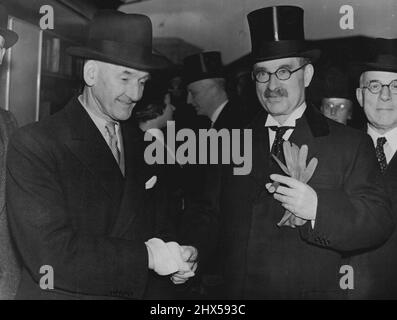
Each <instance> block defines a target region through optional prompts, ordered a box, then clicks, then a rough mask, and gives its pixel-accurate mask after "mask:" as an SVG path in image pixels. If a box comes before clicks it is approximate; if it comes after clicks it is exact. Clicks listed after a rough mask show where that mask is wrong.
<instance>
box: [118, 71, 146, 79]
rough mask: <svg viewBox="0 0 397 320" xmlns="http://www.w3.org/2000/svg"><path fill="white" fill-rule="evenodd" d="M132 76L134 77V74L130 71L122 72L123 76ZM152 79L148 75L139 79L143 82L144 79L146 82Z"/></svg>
mask: <svg viewBox="0 0 397 320" xmlns="http://www.w3.org/2000/svg"><path fill="white" fill-rule="evenodd" d="M123 75H124V76H129V77H130V76H132V75H134V72H131V71H128V70H124V71H122V72H121V76H123ZM150 78H151V76H150V74H146V75H144V76H142V77H141V78H139V80H142V79H144V80H149V79H150Z"/></svg>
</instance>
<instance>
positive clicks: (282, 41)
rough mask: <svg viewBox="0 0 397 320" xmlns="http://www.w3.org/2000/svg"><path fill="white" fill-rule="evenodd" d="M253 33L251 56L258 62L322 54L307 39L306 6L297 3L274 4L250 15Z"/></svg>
mask: <svg viewBox="0 0 397 320" xmlns="http://www.w3.org/2000/svg"><path fill="white" fill-rule="evenodd" d="M247 19H248V24H249V28H250V33H251V46H252V51H251V56H252V58H253V60H254V62H259V61H266V60H275V59H281V58H288V57H304V58H309V59H310V60H311V61H312V62H314V61H315V60H317V59H318V58H319V56H320V54H321V51H320V50H319V49H312V48H310V46H309V45H308V42H307V41H306V40H305V34H304V21H303V9H302V8H300V7H296V6H274V7H266V8H262V9H258V10H255V11H252V12H250V13H249V14H248V15H247Z"/></svg>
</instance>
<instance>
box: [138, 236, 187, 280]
mask: <svg viewBox="0 0 397 320" xmlns="http://www.w3.org/2000/svg"><path fill="white" fill-rule="evenodd" d="M145 244H146V248H147V250H148V257H149V269H152V270H153V271H154V272H156V273H157V274H159V275H160V276H166V275H169V274H172V273H175V272H177V271H178V270H179V266H178V263H177V262H176V261H175V259H174V256H173V254H172V253H171V252H170V250H169V249H168V247H167V245H166V244H165V243H164V241H163V240H161V239H158V238H152V239H150V240H148V241H146V242H145Z"/></svg>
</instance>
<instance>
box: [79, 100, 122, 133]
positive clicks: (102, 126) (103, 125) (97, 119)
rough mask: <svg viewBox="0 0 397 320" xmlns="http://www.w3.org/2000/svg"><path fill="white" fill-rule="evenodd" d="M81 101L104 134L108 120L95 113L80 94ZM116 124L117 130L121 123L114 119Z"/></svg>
mask: <svg viewBox="0 0 397 320" xmlns="http://www.w3.org/2000/svg"><path fill="white" fill-rule="evenodd" d="M78 100H79V102H80V103H81V105H82V106H83V108H84V109H85V111H87V113H88V115H89V116H90V118H91V120H92V121H93V122H94V123H95V125H96V126H97V128H98V129H99V131H101V133H102V134H104V133H106V125H107V124H108V121H106V120H105V119H103V118H101V117H99V116H98V115H96V114H95V113H93V112H92V111H91V110H90V109H89V108H88V107H87V106H86V105H85V104H84V102H83V98H82V96H81V95H80V96H79V97H78ZM114 124H115V125H116V132H117V131H118V130H119V123H118V122H116V121H114Z"/></svg>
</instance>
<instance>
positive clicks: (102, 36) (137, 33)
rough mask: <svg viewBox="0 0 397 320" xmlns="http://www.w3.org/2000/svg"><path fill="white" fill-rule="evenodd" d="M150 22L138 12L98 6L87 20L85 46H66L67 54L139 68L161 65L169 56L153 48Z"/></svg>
mask: <svg viewBox="0 0 397 320" xmlns="http://www.w3.org/2000/svg"><path fill="white" fill-rule="evenodd" d="M152 50H153V48H152V23H151V21H150V19H149V18H148V17H147V16H145V15H141V14H126V13H123V12H119V11H115V10H100V11H99V12H98V14H97V15H96V16H95V17H94V19H93V20H92V21H91V22H90V25H89V32H88V39H87V43H86V45H85V46H84V47H71V48H68V52H69V54H71V55H73V56H78V57H81V58H85V59H93V60H100V61H104V62H109V63H112V64H117V65H122V66H126V67H130V68H134V69H138V70H153V69H163V68H166V67H169V66H171V63H170V62H169V60H168V59H167V58H165V57H163V56H160V55H157V54H154V53H153V52H152Z"/></svg>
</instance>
